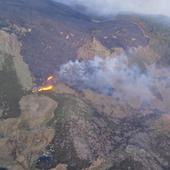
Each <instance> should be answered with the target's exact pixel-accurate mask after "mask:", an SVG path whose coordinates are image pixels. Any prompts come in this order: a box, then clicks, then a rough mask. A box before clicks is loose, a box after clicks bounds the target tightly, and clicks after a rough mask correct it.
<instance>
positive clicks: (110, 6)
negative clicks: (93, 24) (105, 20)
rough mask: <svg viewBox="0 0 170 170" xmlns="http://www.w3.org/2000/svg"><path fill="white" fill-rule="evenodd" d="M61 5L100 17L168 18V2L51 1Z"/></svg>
mask: <svg viewBox="0 0 170 170" xmlns="http://www.w3.org/2000/svg"><path fill="white" fill-rule="evenodd" d="M53 1H56V2H61V3H63V4H66V5H69V6H72V7H77V9H79V8H80V7H83V8H84V9H85V10H86V12H89V13H91V14H95V15H96V14H97V15H100V16H108V15H115V14H118V13H127V12H130V13H138V14H152V15H165V16H170V10H169V6H170V1H169V0H157V1H156V0H53Z"/></svg>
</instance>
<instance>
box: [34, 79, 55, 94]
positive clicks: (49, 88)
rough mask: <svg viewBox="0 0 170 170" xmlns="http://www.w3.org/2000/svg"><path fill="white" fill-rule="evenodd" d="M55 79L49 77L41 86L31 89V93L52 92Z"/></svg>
mask: <svg viewBox="0 0 170 170" xmlns="http://www.w3.org/2000/svg"><path fill="white" fill-rule="evenodd" d="M54 84H55V78H54V76H49V77H47V79H46V80H45V81H44V82H43V84H42V86H35V87H33V88H32V92H33V93H37V92H45V91H52V90H54Z"/></svg>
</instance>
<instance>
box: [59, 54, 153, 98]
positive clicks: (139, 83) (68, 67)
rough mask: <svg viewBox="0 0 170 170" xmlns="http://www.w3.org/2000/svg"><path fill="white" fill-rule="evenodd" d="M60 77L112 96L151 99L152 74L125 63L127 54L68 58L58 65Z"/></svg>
mask: <svg viewBox="0 0 170 170" xmlns="http://www.w3.org/2000/svg"><path fill="white" fill-rule="evenodd" d="M58 76H59V78H60V80H62V81H64V82H65V83H67V84H68V85H70V86H72V87H74V88H76V89H79V90H82V89H91V90H95V91H97V92H100V93H104V94H107V95H108V94H109V95H112V96H113V97H118V98H124V99H127V100H128V99H129V98H130V97H134V96H135V97H139V98H141V100H142V101H148V100H150V99H151V98H152V96H153V95H152V92H151V90H150V88H152V87H153V86H154V83H153V80H154V78H153V73H152V72H142V71H141V70H140V68H139V67H138V66H137V65H133V66H129V65H128V59H127V56H125V55H121V56H119V57H116V58H109V57H108V58H100V57H95V58H94V59H92V60H88V61H81V62H80V61H78V60H76V61H75V62H73V61H69V62H68V63H66V64H64V65H62V66H61V68H60V71H59V73H58Z"/></svg>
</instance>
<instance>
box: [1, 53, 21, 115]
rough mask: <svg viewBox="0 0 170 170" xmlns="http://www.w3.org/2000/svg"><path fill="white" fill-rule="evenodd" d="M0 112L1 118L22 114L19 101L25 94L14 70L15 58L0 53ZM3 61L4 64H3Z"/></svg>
mask: <svg viewBox="0 0 170 170" xmlns="http://www.w3.org/2000/svg"><path fill="white" fill-rule="evenodd" d="M0 58H1V59H2V58H4V59H3V60H1V66H2V68H1V69H0V112H1V118H9V117H16V116H18V115H19V114H20V107H19V100H20V99H21V97H22V96H23V94H24V91H23V90H22V86H21V85H20V84H19V80H18V78H17V74H16V71H15V68H14V63H13V56H10V55H7V54H2V53H0ZM2 61H3V63H2Z"/></svg>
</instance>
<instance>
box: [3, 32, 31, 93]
mask: <svg viewBox="0 0 170 170" xmlns="http://www.w3.org/2000/svg"><path fill="white" fill-rule="evenodd" d="M0 52H1V59H0V61H1V62H0V63H1V64H0V65H2V64H3V63H2V62H3V61H4V60H5V58H4V57H5V55H10V56H11V60H12V61H13V63H14V69H15V71H16V74H17V77H18V79H19V82H20V84H21V85H22V87H23V89H24V90H30V89H31V88H32V77H31V73H30V71H29V68H28V66H27V65H26V64H25V63H24V61H23V57H22V56H21V54H20V52H21V43H20V42H19V41H18V39H17V36H16V35H15V34H9V33H7V32H5V31H0ZM1 67H2V66H1Z"/></svg>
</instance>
